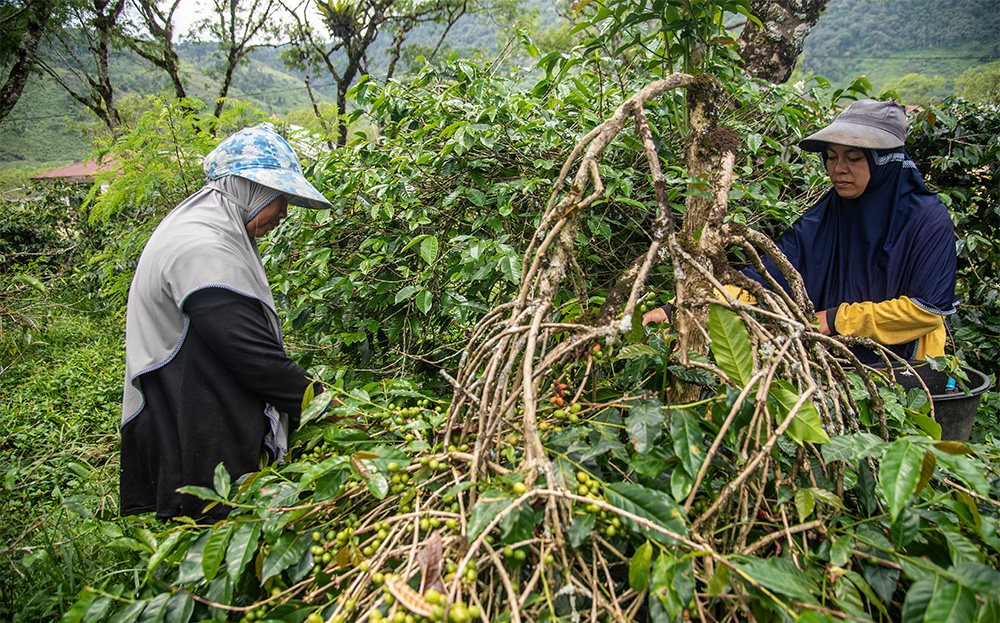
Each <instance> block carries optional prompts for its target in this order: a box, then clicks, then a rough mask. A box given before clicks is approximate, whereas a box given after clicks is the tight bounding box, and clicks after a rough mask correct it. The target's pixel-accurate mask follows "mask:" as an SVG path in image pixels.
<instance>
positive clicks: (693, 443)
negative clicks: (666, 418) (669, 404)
mask: <svg viewBox="0 0 1000 623" xmlns="http://www.w3.org/2000/svg"><path fill="white" fill-rule="evenodd" d="M670 436H671V437H672V438H673V440H674V453H675V454H676V455H677V456H678V457H679V458H680V460H681V465H682V466H683V467H684V471H685V472H687V474H688V475H689V476H691V477H692V478H694V477H696V476H697V475H698V470H699V469H701V464H702V462H704V460H705V451H704V450H703V449H702V441H703V439H704V436H705V435H704V433H703V432H702V430H701V427H700V426H699V424H698V420H697V419H696V418H695V417H694V416H693V415H691V413H690V412H689V411H688V410H687V409H671V410H670Z"/></svg>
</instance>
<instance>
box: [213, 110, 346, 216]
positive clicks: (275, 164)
mask: <svg viewBox="0 0 1000 623" xmlns="http://www.w3.org/2000/svg"><path fill="white" fill-rule="evenodd" d="M202 166H203V167H204V169H205V176H206V177H207V178H208V180H209V181H211V180H217V179H219V178H222V177H226V176H227V175H236V176H238V177H243V178H246V179H248V180H251V181H254V182H257V183H258V184H263V185H264V186H267V187H268V188H273V189H275V190H277V191H281V192H283V193H285V194H286V195H288V203H290V204H292V205H297V206H303V207H306V208H313V209H315V210H323V209H327V208H330V207H331V206H330V202H329V201H327V199H326V197H324V196H323V194H322V193H320V192H319V191H318V190H316V188H315V187H314V186H313V185H312V184H310V183H309V182H308V181H307V180H306V178H305V177H304V176H303V175H302V167H301V166H300V165H299V158H298V156H296V155H295V151H294V150H292V147H291V145H289V144H288V143H287V142H286V141H285V139H283V138H281V137H280V136H278V135H277V134H275V133H274V131H273V130H269V129H267V128H265V127H263V126H257V127H253V128H246V129H244V130H240V131H239V132H237V133H236V134H233V135H232V136H230V137H229V138H227V139H226V140H224V141H222V142H221V143H219V145H218V146H217V147H216V148H215V149H213V150H212V152H211V153H210V154H208V156H206V157H205V162H204V164H203V165H202Z"/></svg>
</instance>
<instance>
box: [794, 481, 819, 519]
mask: <svg viewBox="0 0 1000 623" xmlns="http://www.w3.org/2000/svg"><path fill="white" fill-rule="evenodd" d="M815 507H816V498H815V497H814V496H813V494H812V489H798V490H796V491H795V510H796V511H797V512H798V514H799V522H803V521H805V520H806V518H807V517H809V515H812V513H813V509H814V508H815Z"/></svg>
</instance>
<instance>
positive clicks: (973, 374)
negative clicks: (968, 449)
mask: <svg viewBox="0 0 1000 623" xmlns="http://www.w3.org/2000/svg"><path fill="white" fill-rule="evenodd" d="M913 368H914V369H915V370H916V371H917V374H919V375H920V378H921V379H923V381H924V383H925V384H926V385H927V389H928V390H929V391H930V393H931V402H932V403H933V404H934V416H935V417H934V419H935V420H936V421H937V423H938V424H940V425H941V439H942V440H948V441H968V440H969V435H970V434H971V433H972V425H973V423H975V421H976V409H978V408H979V399H980V397H981V396H982V395H983V394H984V393H985V392H986V390H988V389H989V388H990V378H989V377H988V376H986V375H985V374H983V373H982V372H980V371H979V370H974V369H972V368H962V371H963V372H965V374H966V376H968V377H969V382H968V383H966V387H968V389H969V393H968V394H966V393H965V392H964V391H962V389H961V385H959V387H958V388H957V391H954V392H951V393H949V392H947V391H945V387H946V385H947V384H948V373H947V372H944V371H937V370H933V369H931V367H930V366H929V365H927V364H926V363H923V362H921V363H918V364H915V365H914V366H913ZM894 376H895V377H896V382H897V383H898V384H899V385H901V386H902V387H903V388H904V389H906V390H907V391H909V390H910V389H911V388H914V387H915V388H918V389H923V388H922V387H921V385H920V381H919V380H918V379H917V377H916V376H915V375H914V374H913V373H911V372H909V371H908V370H907V369H905V368H896V369H895V370H894Z"/></svg>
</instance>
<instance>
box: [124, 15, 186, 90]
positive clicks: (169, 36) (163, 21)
mask: <svg viewBox="0 0 1000 623" xmlns="http://www.w3.org/2000/svg"><path fill="white" fill-rule="evenodd" d="M180 3H181V0H170V3H169V4H167V3H166V2H163V1H162V0H133V1H132V4H133V6H134V7H135V9H136V10H137V11H138V12H139V16H140V18H141V20H142V23H143V25H144V26H145V29H146V31H147V33H148V37H143V36H139V35H136V36H133V37H130V38H129V40H128V44H129V47H131V48H132V49H133V50H135V53H136V54H138V55H139V56H141V57H143V58H144V59H146V60H147V61H149V62H151V63H153V65H155V66H156V67H158V68H160V69H162V70H163V71H165V72H167V75H168V76H170V82H171V84H172V85H173V87H174V95H176V96H177V99H184V98H185V97H187V91H186V90H185V88H184V82H183V81H182V80H181V77H180V58H179V57H178V56H177V51H176V50H175V49H174V14H175V13H176V12H177V7H178V6H179V5H180Z"/></svg>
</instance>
